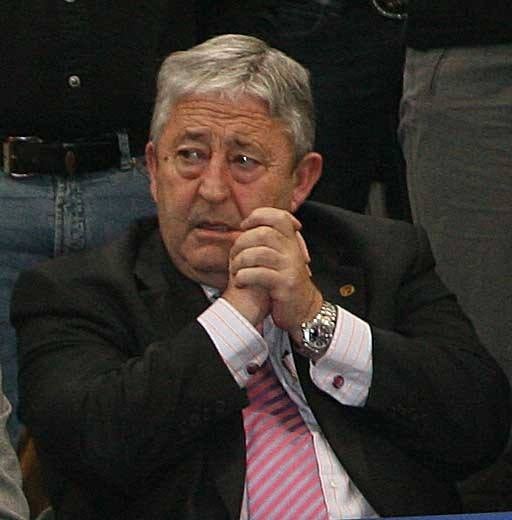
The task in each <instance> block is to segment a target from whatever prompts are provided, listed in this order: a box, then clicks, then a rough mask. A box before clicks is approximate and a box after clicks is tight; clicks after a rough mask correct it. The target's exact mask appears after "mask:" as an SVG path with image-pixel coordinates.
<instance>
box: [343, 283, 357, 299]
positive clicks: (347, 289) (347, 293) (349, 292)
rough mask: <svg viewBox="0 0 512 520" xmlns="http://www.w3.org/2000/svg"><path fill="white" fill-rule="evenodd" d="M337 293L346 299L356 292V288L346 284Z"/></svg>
mask: <svg viewBox="0 0 512 520" xmlns="http://www.w3.org/2000/svg"><path fill="white" fill-rule="evenodd" d="M339 291H340V294H341V296H342V297H343V298H347V297H349V296H352V295H353V294H354V293H355V292H356V288H355V287H354V286H353V285H352V284H351V283H347V284H345V285H342V286H341V287H340V289H339Z"/></svg>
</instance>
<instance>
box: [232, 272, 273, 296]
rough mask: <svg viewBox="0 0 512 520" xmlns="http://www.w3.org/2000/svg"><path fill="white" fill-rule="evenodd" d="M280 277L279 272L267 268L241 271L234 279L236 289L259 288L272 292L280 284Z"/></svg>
mask: <svg viewBox="0 0 512 520" xmlns="http://www.w3.org/2000/svg"><path fill="white" fill-rule="evenodd" d="M278 280H279V275H278V272H277V271H274V270H272V269H267V268H266V267H249V268H245V269H241V270H240V271H238V272H237V273H236V275H235V276H234V277H233V281H234V284H235V286H236V287H239V288H242V287H252V286H258V287H263V288H264V289H267V290H268V291H271V290H272V289H273V288H274V287H276V285H277V284H278Z"/></svg>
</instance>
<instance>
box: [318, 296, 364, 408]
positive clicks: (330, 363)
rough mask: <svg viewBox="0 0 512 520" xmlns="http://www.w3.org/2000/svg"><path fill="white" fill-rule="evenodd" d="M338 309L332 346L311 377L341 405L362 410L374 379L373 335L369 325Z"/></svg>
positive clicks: (319, 361)
mask: <svg viewBox="0 0 512 520" xmlns="http://www.w3.org/2000/svg"><path fill="white" fill-rule="evenodd" d="M337 307H338V319H337V321H336V327H335V329H334V335H333V338H332V342H331V345H330V347H329V349H328V350H327V352H326V353H325V354H324V355H323V356H322V357H321V358H320V359H319V360H318V361H317V362H316V364H313V363H311V366H310V375H311V379H312V380H313V382H314V383H315V385H316V386H317V387H318V388H320V389H321V390H323V391H324V392H326V393H328V394H329V395H330V396H331V397H333V398H334V399H336V400H337V401H338V402H340V403H342V404H345V405H348V406H363V405H364V404H365V403H366V399H367V398H368V392H369V390H370V384H371V379H372V372H373V364H372V333H371V329H370V326H369V325H368V323H366V322H365V321H363V320H362V319H360V318H358V317H357V316H355V315H354V314H352V313H350V312H349V311H347V310H345V309H343V308H341V307H339V306H337Z"/></svg>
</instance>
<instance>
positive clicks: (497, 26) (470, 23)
mask: <svg viewBox="0 0 512 520" xmlns="http://www.w3.org/2000/svg"><path fill="white" fill-rule="evenodd" d="M408 12H409V19H408V21H407V46H408V47H413V48H415V49H428V48H436V47H452V46H460V45H483V44H497V43H503V42H510V41H511V39H512V2H511V1H510V0H492V1H489V0H409V8H408Z"/></svg>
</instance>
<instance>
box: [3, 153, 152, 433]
mask: <svg viewBox="0 0 512 520" xmlns="http://www.w3.org/2000/svg"><path fill="white" fill-rule="evenodd" d="M124 151H125V152H126V153H125V154H124V155H125V157H124V159H123V161H122V162H121V164H123V168H124V169H122V170H121V169H110V170H108V171H99V172H91V173H86V174H81V175H79V176H76V177H60V176H51V175H39V176H32V177H26V178H22V179H13V178H11V177H9V176H8V175H6V174H5V173H4V172H3V170H1V169H0V363H1V366H2V368H3V373H4V380H3V388H4V392H5V394H6V396H7V398H8V399H9V401H10V402H11V404H12V407H13V410H16V409H17V403H18V395H17V352H16V338H15V332H14V330H13V328H12V327H11V326H10V323H9V303H10V296H11V291H12V288H13V285H14V283H15V280H16V278H17V276H18V274H19V273H20V271H21V270H23V269H27V268H30V267H32V266H34V265H35V264H37V263H38V262H41V261H43V260H46V259H48V258H52V257H54V256H57V255H62V254H67V253H72V252H74V251H79V250H81V249H84V248H89V247H92V246H98V245H100V244H102V243H105V242H108V241H110V240H112V239H113V238H115V237H117V236H119V235H120V234H122V233H123V232H124V231H125V229H126V227H127V226H128V224H129V223H130V221H132V220H133V219H135V218H138V217H141V216H144V215H149V214H154V213H155V207H154V204H153V201H152V200H151V197H150V195H149V186H148V179H147V177H146V175H145V172H144V168H143V167H140V166H139V167H136V166H135V165H134V163H133V162H132V161H131V160H129V155H128V150H127V148H126V143H125V150H124ZM19 428H20V424H19V422H18V419H17V417H16V415H15V414H14V413H13V414H11V418H10V420H9V423H8V430H9V434H10V435H11V439H12V440H13V442H14V443H16V441H17V438H18V435H19Z"/></svg>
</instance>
